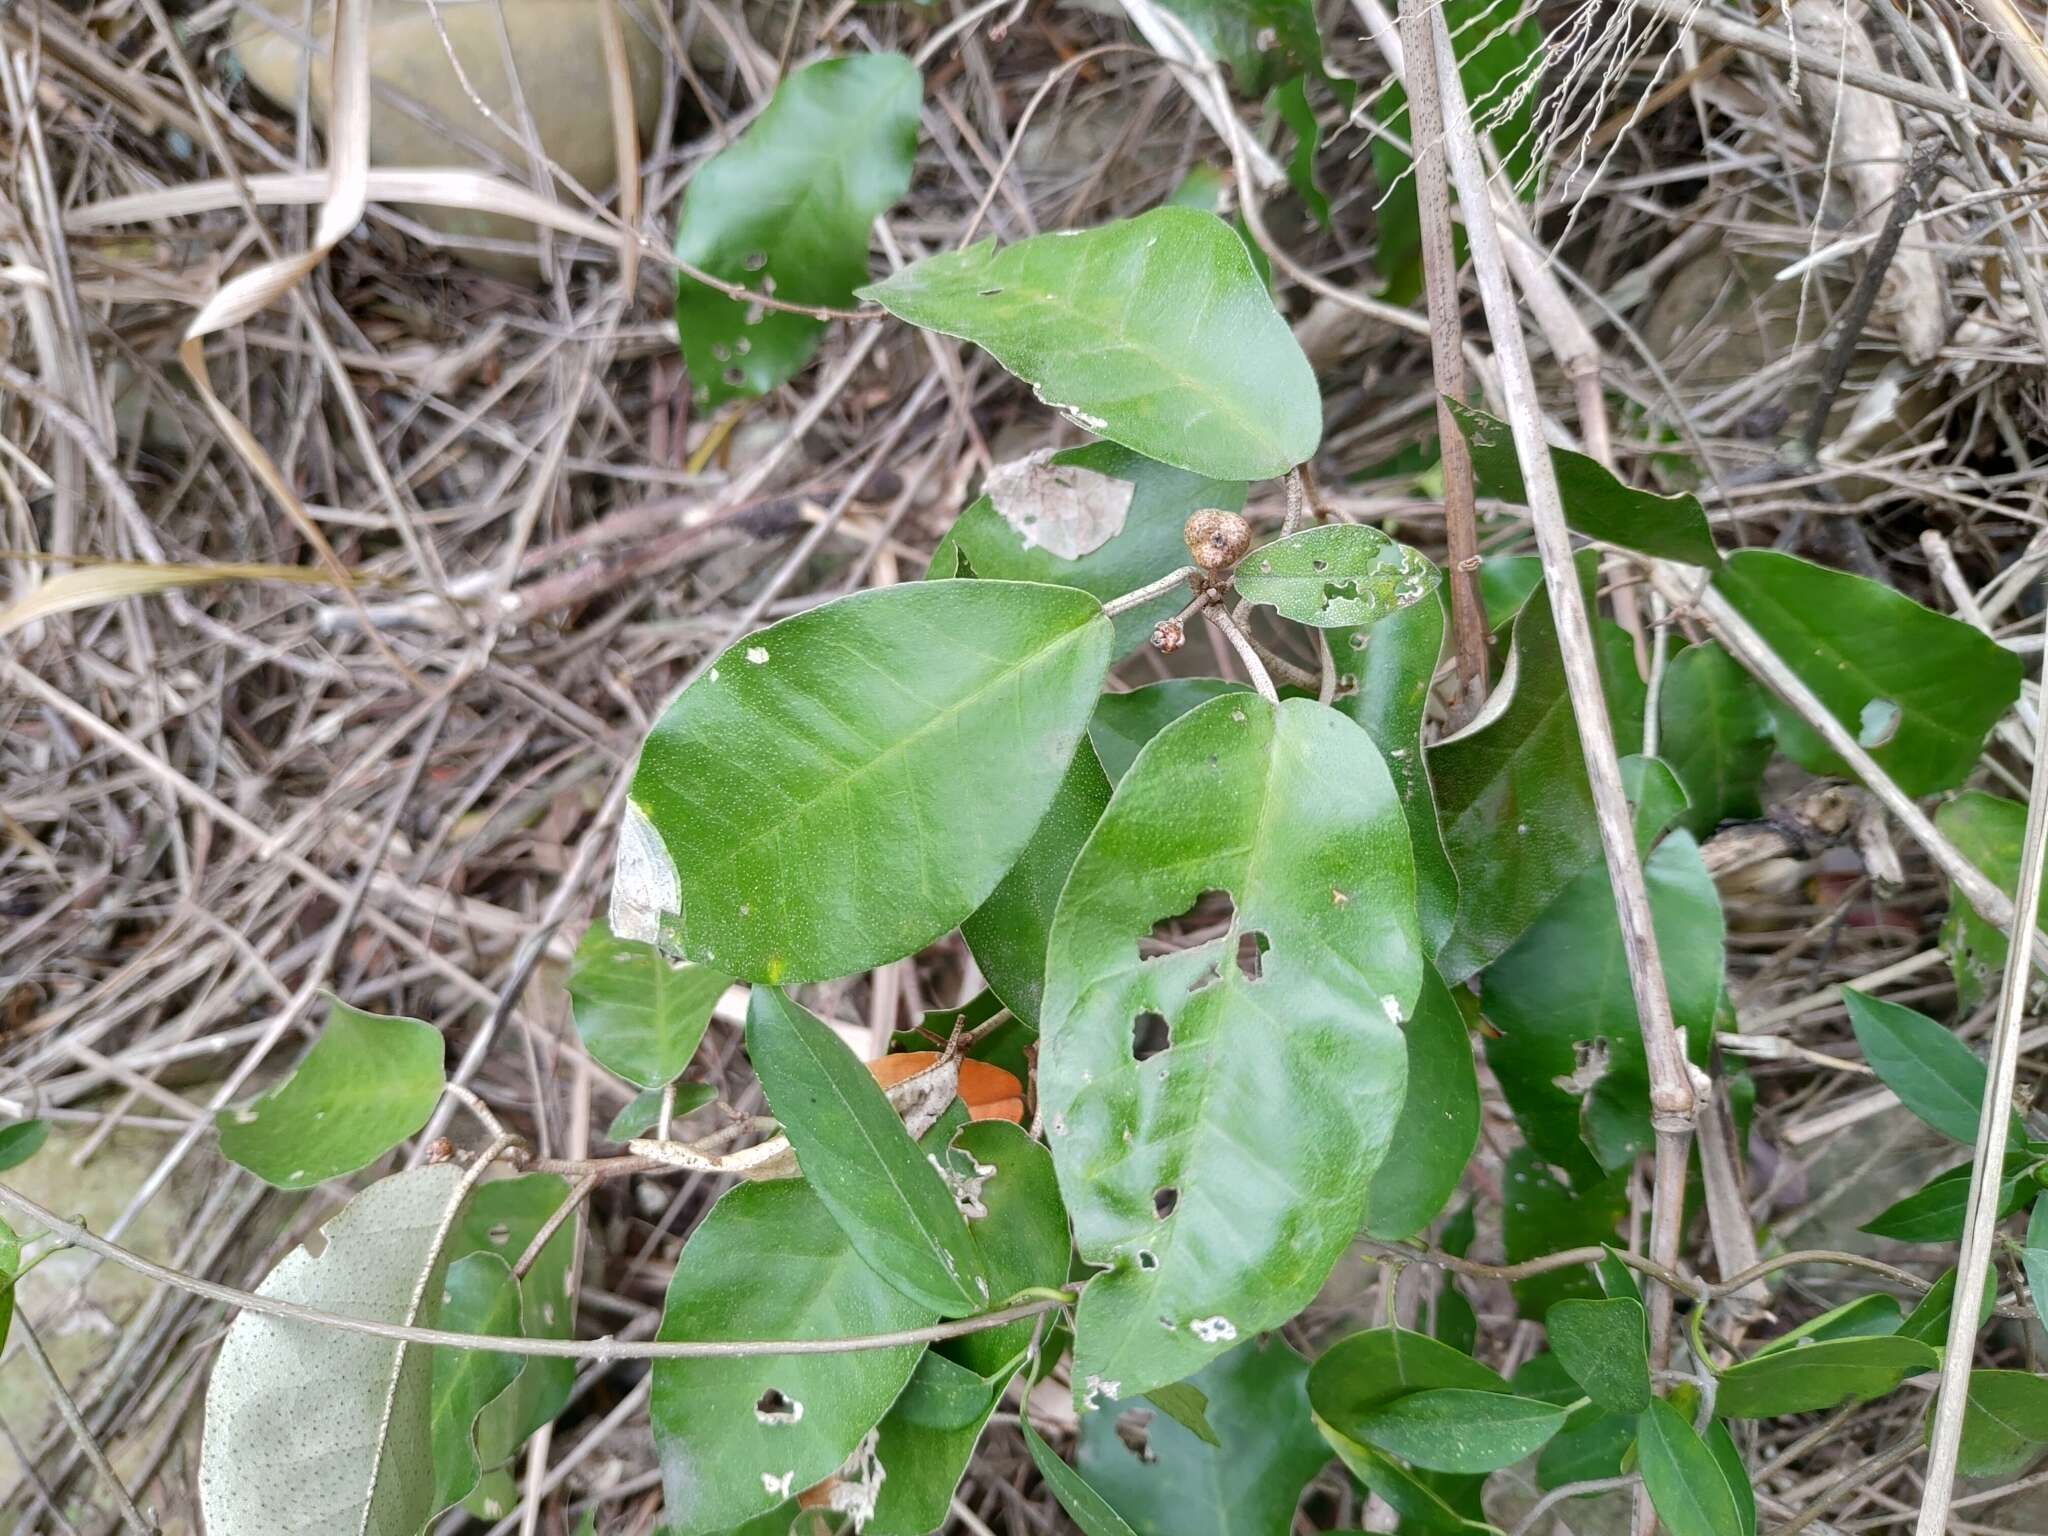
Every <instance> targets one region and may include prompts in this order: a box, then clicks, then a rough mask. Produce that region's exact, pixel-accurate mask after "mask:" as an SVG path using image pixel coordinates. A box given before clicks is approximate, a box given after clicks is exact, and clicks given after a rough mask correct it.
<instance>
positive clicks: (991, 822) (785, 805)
mask: <svg viewBox="0 0 2048 1536" xmlns="http://www.w3.org/2000/svg"><path fill="white" fill-rule="evenodd" d="M1109 640H1110V626H1109V621H1108V620H1107V619H1105V618H1104V617H1103V616H1102V609H1101V607H1100V606H1099V605H1098V604H1097V603H1096V601H1095V599H1094V598H1092V597H1089V596H1088V595H1087V594H1086V593H1083V592H1076V591H1074V590H1072V589H1071V588H1066V587H1049V586H1035V585H1030V584H1026V583H1022V582H998V581H932V582H915V583H911V584H909V585H906V586H896V587H886V588H881V589H878V590H875V591H869V592H860V593H856V594H854V595H853V596H851V597H843V598H840V599H839V600H838V601H836V602H831V603H827V604H825V605H824V606H823V607H820V608H814V609H811V610H810V611H809V612H806V613H801V614H798V615H797V616H795V617H794V618H789V619H784V620H783V621H782V622H781V623H780V624H776V625H772V626H771V627H769V628H768V629H765V630H762V631H761V632H760V633H759V634H756V635H752V636H749V637H748V638H747V639H745V640H743V641H741V642H740V643H739V644H738V645H735V646H734V647H733V648H732V649H731V650H729V651H727V652H726V653H725V654H724V655H723V656H721V657H720V658H719V659H718V663H717V665H715V666H714V667H712V668H711V669H710V670H709V671H708V672H706V673H705V675H704V676H703V677H702V678H700V679H699V680H698V681H697V682H696V683H694V684H693V685H691V687H689V688H688V689H686V690H685V691H684V693H683V695H682V696H681V697H680V698H679V699H677V700H676V702H675V703H674V704H672V705H671V706H670V707H669V709H668V711H667V712H666V713H665V714H664V715H663V716H662V717H661V719H660V720H659V721H658V722H657V723H656V725H655V727H654V730H653V732H652V733H651V734H650V735H649V736H648V738H647V744H646V746H645V747H643V748H642V749H641V754H640V765H639V768H638V770H637V771H636V772H635V774H634V776H633V788H632V799H633V805H634V807H635V808H636V809H637V811H638V813H640V814H642V815H644V817H645V818H646V819H647V821H648V822H650V823H651V824H652V826H653V828H654V830H655V832H656V833H658V834H659V839H660V842H661V843H662V845H663V846H664V847H665V849H666V852H667V855H668V859H669V861H670V864H671V866H672V868H673V871H674V876H675V880H676V884H677V886H678V888H679V890H680V894H681V906H682V911H683V914H684V917H683V925H682V926H683V940H684V948H685V950H686V952H687V953H688V954H689V955H690V957H691V958H692V959H695V960H698V961H701V962H703V963H705V964H708V965H715V966H717V967H718V968H719V969H720V970H724V971H727V972H729V973H730V974H732V975H735V976H740V977H743V978H745V979H747V980H750V981H762V982H768V983H770V984H779V983H782V982H786V981H804V980H821V979H826V978H830V977H835V976H845V975H850V974H852V973H853V972H855V971H861V970H866V969H868V968H869V967H870V966H874V965H880V964H883V963H884V962H887V961H890V960H896V959H900V958H902V957H903V956H905V955H908V954H911V953H913V952H915V951H916V950H918V949H921V948H922V947H923V946H924V945H926V944H928V943H930V942H931V941H932V940H933V939H935V938H937V937H939V936H940V935H941V934H943V933H945V932H946V931H947V930H948V929H949V928H952V927H954V926H956V925H957V924H958V923H959V922H960V920H961V919H962V918H964V917H966V916H967V915H968V914H969V913H970V912H972V911H973V910H974V909H975V908H976V907H978V906H980V905H981V904H982V902H984V901H986V900H987V899H988V896H989V893H990V892H991V891H993V890H994V889H995V887H996V884H997V882H998V881H1000V880H1001V879H1002V877H1003V876H1004V874H1006V873H1007V872H1008V870H1009V868H1010V866H1011V865H1012V864H1014V863H1015V862H1016V860H1017V856H1018V855H1019V854H1020V853H1022V852H1023V850H1024V846H1025V844H1026V843H1027V842H1028V841H1029V839H1030V837H1031V834H1032V832H1033V831H1034V830H1035V829H1036V828H1037V826H1038V824H1039V822H1040V821H1041V820H1042V819H1043V818H1044V816H1045V812H1046V809H1047V808H1048V807H1049V806H1050V805H1051V804H1052V799H1053V795H1054V793H1055V792H1056V791H1057V790H1058V788H1059V784H1060V780H1061V779H1062V777H1064V775H1065V774H1066V771H1067V765H1068V763H1069V762H1071V761H1072V759H1073V755H1074V748H1075V747H1076V745H1077V744H1078V743H1079V741H1080V739H1081V734H1082V732H1083V731H1084V730H1085V729H1086V727H1087V721H1088V714H1089V711H1090V710H1091V709H1092V708H1093V707H1094V703H1095V695H1096V692H1097V690H1098V689H1099V688H1100V686H1101V683H1102V674H1103V672H1104V670H1105V669H1106V668H1107V666H1108V664H1109Z"/></svg>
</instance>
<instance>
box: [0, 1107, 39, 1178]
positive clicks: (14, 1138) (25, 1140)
mask: <svg viewBox="0 0 2048 1536" xmlns="http://www.w3.org/2000/svg"><path fill="white" fill-rule="evenodd" d="M49 1139H50V1122H49V1121H47V1120H14V1121H10V1122H9V1123H8V1124H6V1125H0V1173H5V1172H6V1171H7V1170H8V1169H9V1168H17V1167H19V1166H20V1165H21V1164H23V1163H25V1162H27V1161H28V1160H29V1159H30V1158H32V1157H34V1156H35V1155H36V1154H37V1153H38V1152H40V1151H42V1149H43V1143H44V1142H46V1141H48V1140H49Z"/></svg>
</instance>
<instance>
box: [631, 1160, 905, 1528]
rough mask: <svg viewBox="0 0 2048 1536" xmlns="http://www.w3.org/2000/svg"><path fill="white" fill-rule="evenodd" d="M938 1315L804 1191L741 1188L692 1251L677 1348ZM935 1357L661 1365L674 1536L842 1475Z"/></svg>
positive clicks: (666, 1319) (677, 1282)
mask: <svg viewBox="0 0 2048 1536" xmlns="http://www.w3.org/2000/svg"><path fill="white" fill-rule="evenodd" d="M936 1316H937V1314H936V1312H934V1311H933V1309H931V1308H929V1307H926V1306H923V1305H922V1304H920V1303H918V1302H915V1301H913V1300H911V1299H910V1298H909V1297H908V1296H905V1295H904V1294H903V1293H902V1292H901V1291H899V1290H897V1289H896V1287H894V1286H893V1285H891V1284H889V1282H888V1281H886V1280H884V1279H883V1278H882V1277H881V1276H880V1275H878V1274H876V1273H875V1272H874V1271H873V1270H872V1269H870V1268H868V1266H867V1265H866V1264H865V1263H863V1262H862V1261H861V1258H860V1256H859V1254H857V1253H855V1252H854V1249H853V1245H852V1244H851V1243H850V1242H849V1241H848V1240H847V1238H846V1235H845V1234H844V1233H843V1232H841V1231H840V1229H839V1226H838V1224H837V1223H836V1222H835V1221H834V1220H833V1219H832V1214H831V1212H830V1211H828V1210H827V1209H826V1208H825V1204H824V1202H823V1201H821V1200H820V1199H819V1198H818V1197H817V1195H816V1194H814V1193H813V1192H812V1191H811V1189H810V1188H809V1187H808V1186H807V1185H805V1184H804V1183H802V1182H801V1181H799V1180H795V1179H775V1180H770V1181H766V1182H763V1183H756V1184H741V1185H739V1186H738V1187H736V1188H733V1189H729V1190H727V1191H726V1192H725V1194H724V1195H722V1196H721V1197H720V1198H719V1201H718V1204H717V1205H715V1206H713V1207H712V1208H711V1214H710V1215H708V1216H706V1217H705V1218H704V1220H703V1222H702V1224H701V1225H699V1226H698V1228H697V1230H696V1231H695V1232H694V1233H692V1234H691V1236H690V1240H689V1242H688V1243H686V1244H685V1245H684V1247H683V1253H682V1257H681V1259H679V1260H678V1261H677V1263H676V1269H675V1274H674V1276H673V1278H672V1279H671V1280H670V1282H669V1288H668V1302H667V1306H666V1308H665V1309H664V1311H663V1313H662V1319H661V1331H660V1334H659V1337H661V1338H664V1339H699V1340H719V1339H833V1338H847V1337H851V1336H853V1335H855V1334H870V1333H892V1332H895V1331H897V1330H900V1329H904V1328H917V1327H922V1326H923V1325H925V1324H927V1323H930V1322H931V1321H932V1320H933V1319H934V1318H935V1317H936ZM923 1352H924V1350H923V1346H922V1345H917V1344H904V1345H897V1346H895V1347H893V1348H889V1349H865V1350H858V1351H855V1352H852V1353H848V1354H833V1355H766V1354H758V1355H755V1354H750V1355H745V1356H736V1357H731V1358H714V1359H690V1360H657V1361H655V1363H654V1393H653V1398H652V1401H651V1404H650V1406H649V1410H648V1413H649V1418H650V1420H651V1422H652V1425H653V1429H654V1444H655V1451H656V1454H657V1456H658V1457H659V1460H660V1462H661V1467H662V1488H663V1494H664V1499H665V1503H666V1509H665V1518H666V1520H667V1521H668V1525H669V1529H671V1530H672V1531H673V1532H674V1533H675V1536H699V1533H709V1532H714V1531H723V1530H725V1529H726V1528H727V1527H728V1526H733V1525H737V1524H738V1523H739V1522H741V1521H742V1520H748V1519H751V1518H753V1517H754V1516H756V1515H760V1514H764V1513H766V1512H767V1511H768V1510H771V1509H773V1508H774V1507H775V1506H776V1505H778V1504H780V1503H781V1502H782V1501H783V1500H784V1499H787V1498H789V1497H791V1496H792V1495H794V1494H797V1493H800V1492H802V1491H803V1490H804V1489H806V1488H808V1487H810V1486H811V1485H812V1484H813V1483H816V1482H818V1481H819V1480H820V1479H822V1478H824V1477H825V1476H826V1475H827V1474H829V1473H831V1472H834V1471H836V1470H837V1469H838V1468H839V1466H840V1464H841V1463H842V1462H844V1461H845V1460H846V1459H847V1457H848V1456H850V1455H851V1454H852V1453H853V1451H854V1450H855V1448H856V1447H858V1446H859V1445H860V1443H861V1441H862V1439H863V1438H864V1437H865V1436H866V1434H867V1432H868V1431H869V1430H870V1429H872V1428H874V1427H875V1425H876V1424H878V1423H880V1422H881V1419H882V1415H883V1414H885V1413H887V1412H888V1411H889V1405H890V1404H891V1403H893V1402H894V1401H895V1400H896V1397H897V1394H898V1393H900V1392H901V1391H902V1390H903V1388H904V1386H905V1385H906V1384H907V1383H908V1382H909V1380H910V1376H911V1372H912V1371H913V1370H915V1369H916V1366H917V1361H918V1357H919V1356H920V1355H922V1354H923Z"/></svg>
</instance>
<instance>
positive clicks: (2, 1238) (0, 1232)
mask: <svg viewBox="0 0 2048 1536" xmlns="http://www.w3.org/2000/svg"><path fill="white" fill-rule="evenodd" d="M21 1274H22V1270H21V1238H20V1237H19V1236H17V1235H16V1233H15V1230H14V1228H12V1227H10V1226H9V1225H8V1224H7V1223H6V1222H4V1221H0V1349H5V1348H6V1347H7V1335H8V1334H9V1333H11V1332H12V1331H13V1329H14V1286H15V1282H16V1281H18V1280H20V1279H21Z"/></svg>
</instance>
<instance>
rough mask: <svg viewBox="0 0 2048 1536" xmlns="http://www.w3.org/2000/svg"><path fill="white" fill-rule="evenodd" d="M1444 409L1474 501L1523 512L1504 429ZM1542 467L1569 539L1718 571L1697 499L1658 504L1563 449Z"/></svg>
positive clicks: (1650, 494)
mask: <svg viewBox="0 0 2048 1536" xmlns="http://www.w3.org/2000/svg"><path fill="white" fill-rule="evenodd" d="M1450 406H1451V414H1452V415H1453V416H1455V417H1456V418H1457V419H1458V427H1459V429H1460V430H1461V431H1462V432H1464V434H1465V441H1466V442H1468V443H1470V444H1471V445H1472V469H1473V473H1474V474H1475V475H1476V477H1477V478H1478V481H1479V489H1480V491H1481V493H1482V494H1484V495H1487V496H1498V497H1499V498H1500V499H1501V500H1502V501H1512V502H1514V503H1516V504H1517V505H1518V506H1527V505H1528V502H1529V493H1528V488H1527V487H1526V486H1525V485H1524V484H1523V483H1522V464H1521V459H1520V458H1519V457H1518V456H1517V454H1516V452H1515V439H1514V434H1513V432H1512V431H1510V429H1509V427H1508V424H1507V423H1506V422H1504V421H1499V420H1496V419H1495V418H1494V417H1492V416H1489V415H1487V414H1486V413H1485V412H1484V411H1475V410H1473V409H1472V408H1471V407H1470V406H1468V405H1461V404H1459V403H1458V402H1457V401H1455V400H1454V401H1452V402H1450ZM1550 467H1551V469H1552V470H1553V471H1555V473H1556V475H1557V489H1558V494H1559V495H1560V496H1561V497H1562V498H1563V500H1564V520H1565V521H1566V522H1567V523H1568V524H1570V525H1571V529H1572V531H1573V532H1574V533H1583V534H1584V535H1585V536H1586V537H1587V538H1589V539H1599V540H1600V541H1601V542H1602V543H1605V544H1615V545H1619V546H1620V547H1621V548H1623V549H1632V550H1635V551H1636V552H1637V553H1638V554H1644V555H1651V556H1654V557H1655V558H1657V559H1659V560H1682V561H1684V562H1685V563H1686V564H1688V565H1704V566H1708V567H1710V568H1711V567H1716V566H1719V565H1720V563H1721V554H1720V551H1719V550H1717V549H1716V548H1715V547H1714V534H1713V530H1712V529H1711V528H1709V527H1708V526H1707V514H1706V513H1705V512H1704V511H1703V510H1702V509H1701V507H1700V504H1699V499H1698V498H1697V497H1695V496H1659V495H1658V494H1657V493H1656V492H1654V491H1639V490H1637V489H1635V488H1634V487H1633V486H1627V485H1623V484H1622V483H1621V481H1619V480H1617V479H1616V478H1615V477H1614V471H1613V470H1611V469H1609V468H1607V466H1606V465H1604V464H1602V463H1601V462H1600V461H1599V460H1598V459H1594V458H1588V457H1587V456H1586V455H1585V454H1583V453H1574V452H1572V451H1571V450H1570V449H1569V448H1557V447H1553V448H1552V449H1551V450H1550Z"/></svg>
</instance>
